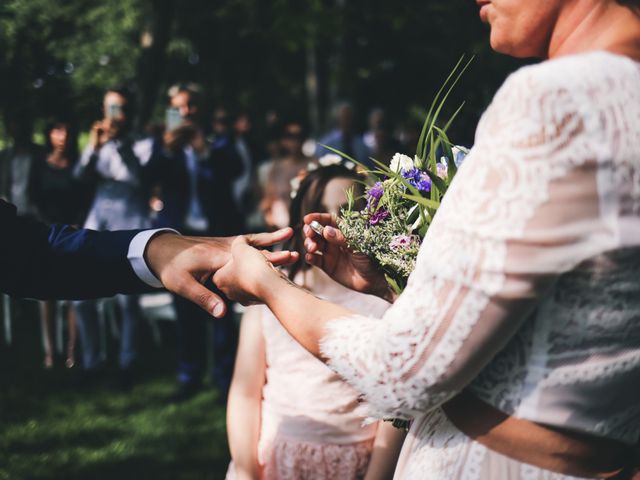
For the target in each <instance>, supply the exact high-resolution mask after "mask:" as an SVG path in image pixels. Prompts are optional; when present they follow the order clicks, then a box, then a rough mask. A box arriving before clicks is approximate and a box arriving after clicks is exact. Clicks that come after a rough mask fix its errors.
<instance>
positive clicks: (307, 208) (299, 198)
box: [285, 165, 363, 280]
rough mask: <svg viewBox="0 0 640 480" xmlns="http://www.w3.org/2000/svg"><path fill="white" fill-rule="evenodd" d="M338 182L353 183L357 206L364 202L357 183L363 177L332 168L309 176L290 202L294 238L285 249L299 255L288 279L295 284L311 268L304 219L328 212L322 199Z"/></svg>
mask: <svg viewBox="0 0 640 480" xmlns="http://www.w3.org/2000/svg"><path fill="white" fill-rule="evenodd" d="M336 178H347V179H350V180H353V181H354V199H355V200H356V204H359V203H360V202H361V200H360V197H361V196H362V194H363V188H362V185H361V184H360V183H358V182H357V181H358V180H361V177H360V176H359V175H358V173H357V172H355V171H354V170H350V169H348V168H346V167H344V166H342V165H330V166H327V167H319V168H317V169H316V170H313V171H311V172H309V173H308V174H307V176H306V177H304V179H303V180H302V181H301V182H300V188H299V189H298V192H297V194H296V196H295V197H294V198H293V200H292V201H291V206H290V207H289V219H290V220H289V226H290V227H291V228H293V232H294V233H293V237H291V240H289V242H288V243H287V245H286V246H285V249H287V250H291V251H295V252H300V253H301V255H300V259H299V260H298V261H297V262H296V263H294V264H293V265H291V267H289V278H290V279H291V280H293V279H294V278H295V276H296V275H297V274H298V272H300V271H305V270H307V269H308V268H309V265H308V264H307V263H306V262H305V261H304V255H303V252H304V237H303V235H302V226H303V225H304V216H305V215H307V214H309V213H314V212H320V213H323V212H325V207H324V206H323V205H322V197H323V196H324V190H325V188H326V186H327V184H328V183H329V182H330V181H331V180H333V179H336Z"/></svg>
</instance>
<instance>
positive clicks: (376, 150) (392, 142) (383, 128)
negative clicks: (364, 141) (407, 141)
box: [370, 119, 411, 164]
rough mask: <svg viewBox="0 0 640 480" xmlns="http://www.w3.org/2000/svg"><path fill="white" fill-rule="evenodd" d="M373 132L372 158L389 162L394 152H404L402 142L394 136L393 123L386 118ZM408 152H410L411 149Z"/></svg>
mask: <svg viewBox="0 0 640 480" xmlns="http://www.w3.org/2000/svg"><path fill="white" fill-rule="evenodd" d="M371 133H372V134H373V147H372V149H371V154H370V155H371V158H375V159H376V160H378V161H380V162H383V163H386V164H388V163H389V161H390V160H391V159H392V158H393V155H394V154H396V153H397V152H404V151H403V150H402V148H401V145H400V142H398V141H397V140H396V139H395V138H394V136H393V130H392V129H391V125H390V124H389V123H388V122H387V120H386V119H383V120H382V121H380V122H378V123H377V124H376V125H375V127H374V129H373V131H372V132H371ZM408 152H409V153H410V152H411V151H408Z"/></svg>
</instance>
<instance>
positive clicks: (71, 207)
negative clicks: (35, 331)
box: [29, 121, 87, 368]
mask: <svg viewBox="0 0 640 480" xmlns="http://www.w3.org/2000/svg"><path fill="white" fill-rule="evenodd" d="M45 141H46V147H45V152H44V153H45V154H44V155H43V156H41V157H39V158H36V159H34V162H33V164H32V167H31V175H30V179H29V192H30V195H31V198H32V200H33V204H34V206H35V208H36V210H37V214H38V217H39V219H40V220H42V221H44V222H46V223H48V224H54V223H61V224H69V225H79V224H80V222H81V220H82V216H83V214H84V213H86V212H85V205H86V200H87V195H86V193H85V191H84V189H82V188H81V185H80V184H79V182H78V181H77V180H76V179H75V177H74V176H73V168H74V166H75V163H76V161H77V159H78V151H77V148H78V146H77V145H78V143H77V135H76V133H75V130H74V129H73V128H72V127H71V126H70V124H69V123H67V122H63V121H56V122H53V123H51V124H50V125H49V126H48V127H47V129H46V131H45ZM61 307H62V305H61V304H58V302H56V301H54V300H49V301H45V302H41V303H40V311H41V322H42V332H43V337H42V338H43V344H44V354H45V358H44V366H45V368H51V367H53V362H54V341H53V330H54V323H55V318H56V309H57V308H61ZM67 315H68V318H67V321H68V331H69V337H68V342H67V349H66V361H65V363H66V366H67V367H69V368H71V367H73V366H74V365H75V344H76V324H75V314H74V310H73V306H71V305H69V308H68V310H67Z"/></svg>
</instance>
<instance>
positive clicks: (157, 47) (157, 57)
mask: <svg viewBox="0 0 640 480" xmlns="http://www.w3.org/2000/svg"><path fill="white" fill-rule="evenodd" d="M174 10H175V1H174V0H150V15H149V18H148V21H147V25H146V27H145V29H144V30H143V32H142V35H141V38H140V42H141V44H142V54H141V56H140V62H139V64H138V76H137V79H138V80H137V87H138V94H139V98H138V107H139V110H138V118H137V122H136V127H137V128H138V129H142V128H144V127H146V126H147V124H148V122H149V120H150V119H151V115H152V114H153V108H154V106H155V103H156V100H157V98H158V91H159V89H160V86H161V85H162V79H163V77H164V67H165V64H166V59H167V45H168V44H169V39H170V38H171V26H172V24H173V13H174Z"/></svg>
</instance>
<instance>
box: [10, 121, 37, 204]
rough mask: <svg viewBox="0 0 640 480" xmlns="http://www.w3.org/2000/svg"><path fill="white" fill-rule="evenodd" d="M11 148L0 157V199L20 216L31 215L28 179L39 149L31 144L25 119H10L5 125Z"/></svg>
mask: <svg viewBox="0 0 640 480" xmlns="http://www.w3.org/2000/svg"><path fill="white" fill-rule="evenodd" d="M8 133H9V137H10V138H11V139H12V140H13V145H12V146H11V147H9V148H7V149H6V150H4V151H3V152H1V153H0V198H3V199H5V200H7V201H9V202H11V203H13V204H14V205H15V206H16V207H17V209H18V214H20V215H33V214H34V213H35V207H34V205H33V200H32V199H31V198H30V196H29V177H30V175H31V167H32V164H33V162H34V160H35V159H36V158H40V157H41V156H42V148H41V147H40V146H38V145H36V144H35V143H33V141H32V139H31V137H32V134H33V131H32V126H31V122H30V121H29V120H28V119H27V118H16V119H12V120H10V121H9V123H8Z"/></svg>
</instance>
